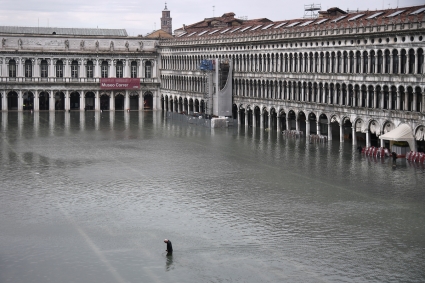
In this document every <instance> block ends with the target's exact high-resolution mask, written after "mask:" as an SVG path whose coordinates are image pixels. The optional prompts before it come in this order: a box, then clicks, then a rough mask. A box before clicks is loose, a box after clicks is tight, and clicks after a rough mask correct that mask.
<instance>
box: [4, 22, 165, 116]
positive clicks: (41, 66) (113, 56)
mask: <svg viewBox="0 0 425 283" xmlns="http://www.w3.org/2000/svg"><path fill="white" fill-rule="evenodd" d="M0 38H1V46H0V96H1V99H0V109H1V110H3V111H5V110H18V111H20V110H34V111H38V110H84V109H85V110H88V109H90V110H91V109H92V110H124V109H131V110H142V109H144V108H149V109H156V108H157V104H158V103H159V102H160V99H159V93H158V87H159V80H158V65H157V51H156V50H157V47H156V45H157V44H156V41H155V40H149V39H143V38H137V37H129V36H127V33H126V31H125V30H103V29H63V28H62V29H60V28H24V27H0ZM101 78H139V79H140V88H139V89H135V90H126V89H122V90H107V89H102V88H101V86H100V79H101Z"/></svg>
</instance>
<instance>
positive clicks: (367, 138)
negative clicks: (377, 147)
mask: <svg viewBox="0 0 425 283" xmlns="http://www.w3.org/2000/svg"><path fill="white" fill-rule="evenodd" d="M366 147H370V132H369V130H368V131H367V132H366Z"/></svg>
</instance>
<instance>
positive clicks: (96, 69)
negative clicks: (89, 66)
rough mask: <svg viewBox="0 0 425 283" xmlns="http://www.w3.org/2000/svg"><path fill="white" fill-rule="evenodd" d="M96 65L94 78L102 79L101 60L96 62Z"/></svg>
mask: <svg viewBox="0 0 425 283" xmlns="http://www.w3.org/2000/svg"><path fill="white" fill-rule="evenodd" d="M94 62H95V65H94V74H93V76H94V78H100V70H99V69H100V66H99V60H94Z"/></svg>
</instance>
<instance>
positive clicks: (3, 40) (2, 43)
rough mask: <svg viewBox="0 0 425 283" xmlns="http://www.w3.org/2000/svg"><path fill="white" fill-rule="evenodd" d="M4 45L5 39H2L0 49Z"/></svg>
mask: <svg viewBox="0 0 425 283" xmlns="http://www.w3.org/2000/svg"><path fill="white" fill-rule="evenodd" d="M5 45H6V38H3V39H2V40H1V47H4V46H5Z"/></svg>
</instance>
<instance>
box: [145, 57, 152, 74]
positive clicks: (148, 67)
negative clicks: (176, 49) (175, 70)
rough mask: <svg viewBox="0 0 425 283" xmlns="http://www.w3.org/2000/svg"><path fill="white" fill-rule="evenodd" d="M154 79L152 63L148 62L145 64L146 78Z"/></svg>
mask: <svg viewBox="0 0 425 283" xmlns="http://www.w3.org/2000/svg"><path fill="white" fill-rule="evenodd" d="M151 77H152V63H151V62H150V61H147V62H146V63H145V78H151Z"/></svg>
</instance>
